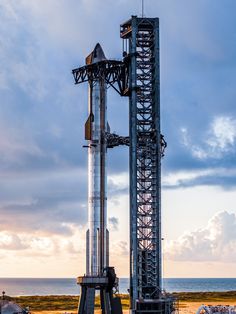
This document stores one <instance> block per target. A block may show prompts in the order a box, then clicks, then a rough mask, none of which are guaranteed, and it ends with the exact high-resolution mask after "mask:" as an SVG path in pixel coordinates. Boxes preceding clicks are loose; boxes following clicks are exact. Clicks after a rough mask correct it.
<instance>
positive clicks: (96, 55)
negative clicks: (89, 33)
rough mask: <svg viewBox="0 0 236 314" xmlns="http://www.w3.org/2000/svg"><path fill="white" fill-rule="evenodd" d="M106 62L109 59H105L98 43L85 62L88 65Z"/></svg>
mask: <svg viewBox="0 0 236 314" xmlns="http://www.w3.org/2000/svg"><path fill="white" fill-rule="evenodd" d="M104 60H107V58H106V57H105V54H104V52H103V50H102V47H101V45H100V44H99V43H98V44H97V45H96V46H95V48H94V50H93V51H92V52H91V53H90V54H89V55H88V56H87V58H86V60H85V61H86V64H92V63H96V62H99V61H104Z"/></svg>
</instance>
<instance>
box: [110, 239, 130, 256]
mask: <svg viewBox="0 0 236 314" xmlns="http://www.w3.org/2000/svg"><path fill="white" fill-rule="evenodd" d="M110 247H111V248H110V252H111V254H112V255H113V256H128V255H129V248H128V243H127V242H126V241H116V242H115V241H114V242H113V243H112V245H110Z"/></svg>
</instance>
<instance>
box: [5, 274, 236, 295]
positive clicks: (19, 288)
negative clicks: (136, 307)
mask: <svg viewBox="0 0 236 314" xmlns="http://www.w3.org/2000/svg"><path fill="white" fill-rule="evenodd" d="M128 286H129V279H128V278H120V287H119V291H120V293H127V289H128ZM163 288H164V289H165V290H166V291H168V292H182V291H185V292H194V291H196V292H197V291H233V290H234V291H236V278H166V279H164V280H163ZM1 291H5V292H6V294H7V295H10V296H17V295H63V294H64V295H77V294H79V292H80V290H79V286H78V285H77V284H76V279H74V278H53V279H52V278H0V293H1Z"/></svg>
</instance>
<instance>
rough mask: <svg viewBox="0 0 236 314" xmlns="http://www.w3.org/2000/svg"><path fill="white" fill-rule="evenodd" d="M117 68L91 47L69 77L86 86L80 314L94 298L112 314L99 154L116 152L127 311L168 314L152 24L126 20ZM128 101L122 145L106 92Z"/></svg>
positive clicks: (155, 27) (87, 313)
mask: <svg viewBox="0 0 236 314" xmlns="http://www.w3.org/2000/svg"><path fill="white" fill-rule="evenodd" d="M120 36H121V38H122V39H123V47H124V49H123V61H115V60H107V59H106V58H105V55H104V53H103V51H102V49H101V46H100V45H99V44H98V45H97V46H96V47H95V49H94V51H93V52H92V53H91V54H90V55H89V56H88V57H87V59H86V65H85V66H84V67H81V68H78V69H75V70H73V71H72V73H73V75H74V79H75V83H76V84H79V83H83V82H88V84H89V95H90V96H89V117H88V120H87V122H86V127H85V138H86V139H87V140H88V146H87V147H88V150H89V153H88V155H89V206H88V208H89V220H90V227H89V230H88V232H87V262H86V265H87V271H86V275H85V276H83V277H79V278H78V283H80V285H81V287H82V294H81V299H80V304H79V312H78V313H79V314H92V313H94V297H95V290H100V295H101V307H102V313H103V314H110V313H114V314H119V312H121V308H120V306H119V300H118V299H117V298H114V297H113V290H114V288H115V287H116V283H117V278H116V276H115V272H114V268H112V267H109V245H108V242H109V233H108V231H107V230H106V166H105V164H106V162H105V161H106V151H107V148H111V147H115V146H118V145H127V146H129V152H130V158H129V159H130V161H129V162H130V165H129V170H130V310H131V313H132V314H138V313H140V314H144V313H146V314H171V313H175V307H174V300H173V299H172V298H171V297H169V296H168V295H167V294H164V293H163V291H162V289H163V287H162V251H161V158H162V157H163V156H164V150H165V147H166V142H165V140H164V137H163V135H161V132H160V57H159V19H158V18H145V17H142V18H139V17H137V16H132V18H131V19H130V20H128V21H127V22H125V23H123V24H122V25H121V28H120ZM107 86H111V87H113V88H114V89H115V90H116V91H117V92H118V93H119V94H120V95H121V96H127V97H129V137H121V136H118V135H116V134H111V133H110V128H109V126H108V124H107V120H106V88H107Z"/></svg>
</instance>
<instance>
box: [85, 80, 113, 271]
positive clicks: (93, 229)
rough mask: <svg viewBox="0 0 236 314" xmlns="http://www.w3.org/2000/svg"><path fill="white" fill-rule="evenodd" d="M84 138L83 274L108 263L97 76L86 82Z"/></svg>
mask: <svg viewBox="0 0 236 314" xmlns="http://www.w3.org/2000/svg"><path fill="white" fill-rule="evenodd" d="M85 128H87V131H86V130H85V133H87V139H88V225H89V229H88V231H87V244H86V245H87V250H86V251H87V256H86V273H87V275H91V276H94V275H95V276H96V275H101V274H102V272H103V269H104V267H106V266H108V241H109V240H108V231H107V182H106V181H107V180H106V178H107V175H106V154H107V144H106V132H107V103H106V83H105V80H104V79H103V78H102V77H100V78H98V79H97V80H94V81H90V82H89V118H88V120H87V123H86V127H85Z"/></svg>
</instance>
